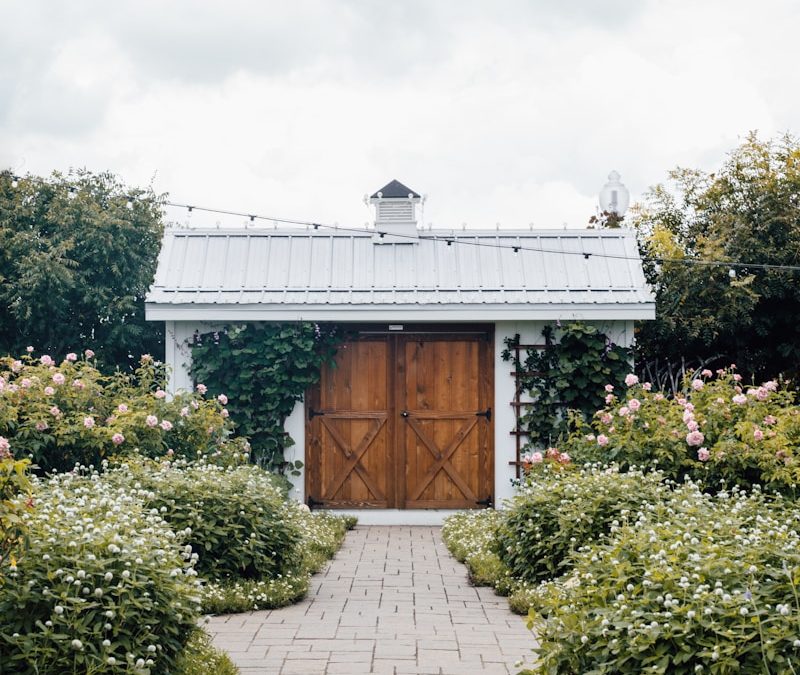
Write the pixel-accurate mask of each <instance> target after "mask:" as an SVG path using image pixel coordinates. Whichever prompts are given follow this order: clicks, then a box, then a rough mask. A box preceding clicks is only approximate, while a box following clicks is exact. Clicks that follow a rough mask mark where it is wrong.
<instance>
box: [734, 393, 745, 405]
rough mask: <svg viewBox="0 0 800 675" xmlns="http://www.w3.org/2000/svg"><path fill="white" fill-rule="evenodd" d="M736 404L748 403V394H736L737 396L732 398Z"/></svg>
mask: <svg viewBox="0 0 800 675" xmlns="http://www.w3.org/2000/svg"><path fill="white" fill-rule="evenodd" d="M731 400H732V401H733V402H734V403H735V404H736V405H744V404H745V403H747V396H745V395H744V394H736V396H734V397H733V399H731Z"/></svg>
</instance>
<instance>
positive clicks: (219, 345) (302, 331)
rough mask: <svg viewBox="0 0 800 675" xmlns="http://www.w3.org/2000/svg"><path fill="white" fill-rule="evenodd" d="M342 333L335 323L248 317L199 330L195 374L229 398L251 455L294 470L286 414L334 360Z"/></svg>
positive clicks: (277, 467)
mask: <svg viewBox="0 0 800 675" xmlns="http://www.w3.org/2000/svg"><path fill="white" fill-rule="evenodd" d="M341 339H342V335H341V333H340V332H339V331H337V329H336V328H335V327H332V326H326V325H322V324H315V323H308V322H301V323H286V324H277V323H263V322H259V323H249V324H239V325H233V326H227V327H226V328H224V329H222V330H220V331H213V332H208V333H203V334H195V336H194V338H193V340H192V342H191V345H190V346H191V349H192V367H191V374H192V377H193V378H194V380H195V382H201V383H203V384H204V385H205V386H206V387H208V390H209V393H213V394H214V395H215V396H217V395H220V394H224V395H225V396H227V399H228V403H227V406H228V409H229V411H230V415H231V419H232V420H233V421H234V423H235V424H236V432H237V433H238V434H240V435H243V436H246V437H247V438H248V439H249V440H250V445H251V446H252V457H253V461H255V462H256V463H258V464H260V465H261V466H263V467H265V468H268V469H271V470H277V471H283V472H285V471H287V470H289V471H296V470H297V469H299V467H300V466H302V464H301V463H299V462H297V463H295V464H291V465H290V464H288V463H286V462H285V461H284V458H283V451H284V449H285V448H287V447H289V446H291V445H293V444H294V440H293V439H292V438H291V437H290V436H289V434H287V433H286V432H285V431H284V428H283V425H284V422H285V421H286V418H287V417H288V416H289V414H290V413H291V412H292V410H293V409H294V406H295V403H296V402H297V401H300V400H301V399H302V398H303V395H304V394H305V392H306V390H307V389H308V387H309V386H311V385H312V384H314V383H316V382H318V381H319V377H320V371H321V369H322V367H323V366H324V365H325V364H327V363H331V362H332V361H333V358H334V356H335V355H336V346H337V344H338V343H339V342H340V341H341Z"/></svg>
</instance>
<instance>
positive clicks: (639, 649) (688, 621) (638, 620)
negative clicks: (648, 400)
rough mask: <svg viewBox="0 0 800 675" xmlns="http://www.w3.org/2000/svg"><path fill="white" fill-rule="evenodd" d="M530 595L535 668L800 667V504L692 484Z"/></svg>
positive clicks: (585, 550) (620, 527) (718, 670)
mask: <svg viewBox="0 0 800 675" xmlns="http://www.w3.org/2000/svg"><path fill="white" fill-rule="evenodd" d="M631 515H632V517H631V518H630V520H629V522H628V523H627V524H625V523H622V522H620V523H619V524H617V525H614V526H613V527H612V532H611V535H612V536H611V537H610V538H609V539H606V540H602V541H596V542H595V543H593V544H591V545H589V546H584V547H582V548H581V550H580V551H578V552H577V554H576V557H575V566H574V569H573V570H572V571H571V572H570V573H569V574H567V575H566V576H564V577H561V578H559V579H557V580H554V581H549V582H545V583H542V584H541V585H539V586H538V588H536V589H535V590H534V591H532V592H531V593H530V594H529V597H530V599H531V601H532V603H533V608H532V610H531V613H530V617H531V625H532V626H533V627H534V628H535V630H536V633H537V638H538V641H539V644H540V646H539V648H538V652H539V663H538V668H537V670H536V672H537V673H542V674H543V673H548V674H555V673H564V674H566V673H609V674H610V673H637V674H638V673H678V674H681V673H686V674H688V673H701V672H704V673H714V674H718V675H722V674H727V673H792V672H800V630H798V626H800V602H798V597H799V595H798V588H797V586H798V582H800V548H799V545H800V535H799V534H798V533H799V532H800V510H798V508H797V505H796V504H795V503H793V502H789V501H786V502H782V501H780V500H778V501H777V502H771V501H770V500H769V499H767V498H765V497H764V496H763V495H762V494H761V493H760V491H755V492H752V493H747V492H743V491H738V490H733V491H731V492H721V493H719V494H717V495H716V496H714V497H711V496H709V495H705V494H702V493H701V492H700V490H699V489H698V488H697V487H696V486H695V485H693V484H687V485H685V486H683V487H681V488H680V489H678V490H677V491H676V492H675V494H674V496H673V498H671V499H670V500H668V501H666V502H661V503H654V504H650V505H647V506H646V508H644V509H641V510H640V511H639V512H638V513H636V514H635V515H634V514H631Z"/></svg>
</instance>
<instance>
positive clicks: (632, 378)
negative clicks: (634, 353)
mask: <svg viewBox="0 0 800 675" xmlns="http://www.w3.org/2000/svg"><path fill="white" fill-rule="evenodd" d="M638 383H639V378H638V377H637V376H636V375H634V374H633V373H628V374H627V375H626V376H625V384H626V385H628V386H629V387H632V386H633V385H634V384H638Z"/></svg>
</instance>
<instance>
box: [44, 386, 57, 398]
mask: <svg viewBox="0 0 800 675" xmlns="http://www.w3.org/2000/svg"><path fill="white" fill-rule="evenodd" d="M44 393H45V394H47V395H48V396H52V395H53V394H55V393H56V390H55V389H53V387H45V388H44Z"/></svg>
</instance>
